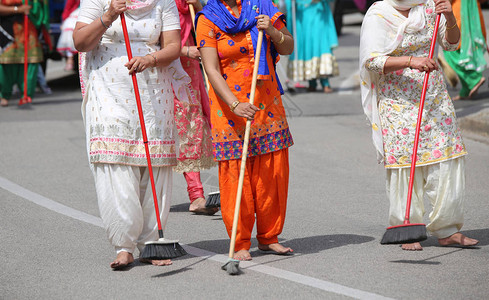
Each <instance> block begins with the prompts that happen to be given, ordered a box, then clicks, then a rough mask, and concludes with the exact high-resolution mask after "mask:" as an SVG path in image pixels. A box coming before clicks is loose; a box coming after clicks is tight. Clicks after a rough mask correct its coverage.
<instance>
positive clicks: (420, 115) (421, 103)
mask: <svg viewBox="0 0 489 300" xmlns="http://www.w3.org/2000/svg"><path fill="white" fill-rule="evenodd" d="M440 16H441V15H440V14H438V15H437V16H436V21H435V29H434V30H433V38H432V40H431V47H430V53H429V56H428V57H429V58H430V59H432V58H433V54H434V53H435V44H436V38H437V36H438V25H439V24H440ZM429 78H430V71H427V72H426V73H425V75H424V82H423V89H422V91H421V99H420V100H419V110H418V122H417V123H416V134H415V136H414V147H413V155H412V157H411V174H410V175H409V189H408V196H407V204H406V216H405V217H404V224H409V213H410V211H411V197H412V195H413V183H414V171H415V168H416V160H417V154H418V143H419V131H420V129H421V120H422V119H423V107H424V100H425V98H426V90H427V89H428V79H429Z"/></svg>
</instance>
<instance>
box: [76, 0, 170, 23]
mask: <svg viewBox="0 0 489 300" xmlns="http://www.w3.org/2000/svg"><path fill="white" fill-rule="evenodd" d="M85 1H87V0H85ZM162 2H163V13H162V15H161V19H162V20H161V22H162V23H163V26H162V27H161V31H170V30H177V29H180V16H179V15H178V8H177V5H176V3H175V1H173V0H163V1H162Z"/></svg>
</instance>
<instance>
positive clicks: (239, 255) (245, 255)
mask: <svg viewBox="0 0 489 300" xmlns="http://www.w3.org/2000/svg"><path fill="white" fill-rule="evenodd" d="M234 259H237V260H251V254H250V251H248V250H239V251H238V252H235V253H234Z"/></svg>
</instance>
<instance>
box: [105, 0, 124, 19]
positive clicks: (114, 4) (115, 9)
mask: <svg viewBox="0 0 489 300" xmlns="http://www.w3.org/2000/svg"><path fill="white" fill-rule="evenodd" d="M126 10H127V8H126V0H111V1H110V5H109V10H108V11H107V14H108V18H109V19H110V22H111V23H112V22H114V21H115V20H117V18H118V17H119V15H120V14H122V13H123V12H125V11H126Z"/></svg>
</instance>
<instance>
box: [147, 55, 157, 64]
mask: <svg viewBox="0 0 489 300" xmlns="http://www.w3.org/2000/svg"><path fill="white" fill-rule="evenodd" d="M146 55H149V56H151V57H152V58H153V59H154V60H155V67H156V65H157V64H158V61H157V60H156V55H154V54H153V53H148V54H146Z"/></svg>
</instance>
